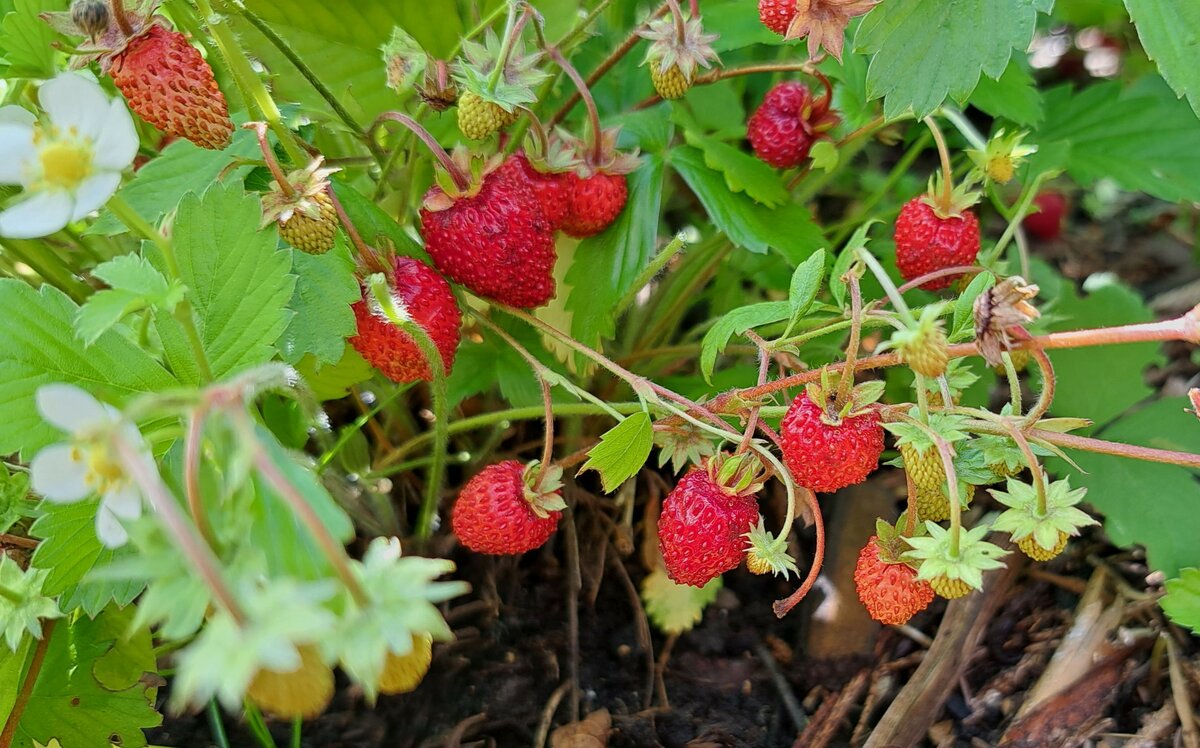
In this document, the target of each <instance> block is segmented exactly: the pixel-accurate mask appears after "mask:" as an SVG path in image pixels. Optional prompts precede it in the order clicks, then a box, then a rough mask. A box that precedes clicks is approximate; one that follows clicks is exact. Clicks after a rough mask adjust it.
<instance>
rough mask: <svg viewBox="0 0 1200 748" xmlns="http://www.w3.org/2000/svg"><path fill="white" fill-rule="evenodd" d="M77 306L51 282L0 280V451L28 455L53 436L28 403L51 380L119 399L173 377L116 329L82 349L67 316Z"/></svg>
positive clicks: (72, 315) (161, 386)
mask: <svg viewBox="0 0 1200 748" xmlns="http://www.w3.org/2000/svg"><path fill="white" fill-rule="evenodd" d="M77 312H78V307H77V306H75V303H74V302H73V301H71V300H70V299H69V298H67V296H66V295H65V294H63V293H62V292H61V291H59V290H58V289H55V288H53V287H51V286H50V285H49V284H47V285H44V286H42V287H41V288H40V289H38V290H34V289H33V288H30V287H29V285H28V284H26V283H25V282H23V281H18V280H12V279H0V319H3V320H4V323H5V331H4V334H3V335H0V412H3V413H4V418H2V419H0V454H12V453H14V452H17V451H20V452H21V453H22V455H23V456H24V458H26V459H27V458H28V457H29V456H31V455H33V454H34V453H36V452H37V451H38V449H40V448H42V447H44V446H46V445H47V444H51V443H53V442H56V441H58V440H59V439H60V438H61V434H60V433H59V431H58V430H57V429H55V428H54V427H52V426H49V425H47V424H46V423H44V422H43V421H42V417H41V415H40V414H39V413H38V411H37V407H36V406H35V404H34V393H35V392H36V391H37V388H38V387H40V386H41V385H43V384H49V383H50V382H65V383H68V384H77V385H80V386H81V387H83V388H84V389H86V390H89V391H91V392H92V393H93V394H97V395H102V396H104V397H105V399H108V400H112V401H116V402H123V401H124V400H126V399H128V398H130V397H131V396H133V395H137V394H141V393H144V392H158V391H161V390H165V389H168V388H170V387H173V386H176V385H177V384H178V382H177V381H176V380H175V379H174V377H172V376H171V375H170V374H168V373H167V371H166V370H165V369H163V368H162V366H161V365H159V363H158V362H157V361H155V360H154V359H153V358H151V357H150V355H149V354H148V353H146V352H145V351H143V350H141V349H139V348H138V347H137V346H135V345H134V344H133V343H131V342H129V341H128V340H126V339H125V338H123V337H121V336H120V335H118V334H117V333H115V332H112V331H110V332H106V333H104V334H102V335H101V336H100V337H99V338H97V340H96V343H95V344H94V345H93V346H91V347H90V348H88V349H86V350H85V349H84V348H83V345H82V343H80V342H79V341H78V340H76V339H75V333H74V329H73V325H72V320H73V319H74V318H75V315H76V313H77Z"/></svg>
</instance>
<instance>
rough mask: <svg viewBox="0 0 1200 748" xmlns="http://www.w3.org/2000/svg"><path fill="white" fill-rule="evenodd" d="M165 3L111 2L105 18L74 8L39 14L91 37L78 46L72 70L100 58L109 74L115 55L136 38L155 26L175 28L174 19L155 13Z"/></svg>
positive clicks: (72, 32) (57, 25) (52, 24)
mask: <svg viewBox="0 0 1200 748" xmlns="http://www.w3.org/2000/svg"><path fill="white" fill-rule="evenodd" d="M161 4H162V0H138V1H136V2H134V1H132V0H131V1H130V2H128V5H130V6H133V7H126V3H125V2H117V3H114V4H113V5H112V6H111V7H112V11H113V12H111V13H108V14H105V17H104V18H100V17H99V16H94V17H92V18H91V19H89V20H85V18H83V17H76V16H73V15H72V13H71V12H70V11H48V12H44V13H41V14H39V18H41V19H42V20H43V21H45V22H46V23H47V24H49V25H50V27H51V28H53V29H54V30H55V31H57V32H59V33H61V34H64V35H66V36H83V37H87V41H85V42H83V43H81V44H79V45H77V46H76V47H75V52H76V54H75V55H74V56H73V57H72V58H71V62H70V68H71V69H72V70H78V69H80V68H84V67H87V66H88V65H89V64H91V63H93V62H99V63H100V69H101V70H102V71H103V72H104V73H106V74H107V73H108V66H109V63H110V62H111V60H112V58H114V57H116V56H117V55H119V54H120V53H121V52H124V51H125V48H126V47H128V46H129V44H130V43H131V42H132V41H133V40H134V39H137V38H138V37H139V36H142V35H143V34H145V33H146V32H148V31H149V30H150V29H151V28H153V27H155V26H162V27H163V28H164V29H167V30H168V31H169V30H171V29H172V27H171V23H170V21H168V20H167V19H166V18H164V17H163V16H160V15H156V14H155V11H156V10H158V6H159V5H161ZM101 21H103V23H104V25H103V27H102V28H101V27H100V26H99V24H100V22H101ZM89 23H91V24H95V25H88V24H89Z"/></svg>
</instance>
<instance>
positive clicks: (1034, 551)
mask: <svg viewBox="0 0 1200 748" xmlns="http://www.w3.org/2000/svg"><path fill="white" fill-rule="evenodd" d="M1068 537H1070V536H1068V535H1067V534H1066V533H1065V532H1063V531H1062V530H1059V531H1058V542H1057V543H1055V544H1054V547H1053V548H1043V547H1042V546H1040V545H1038V542H1037V541H1036V540H1035V539H1034V537H1033V536H1032V535H1027V536H1025V537H1023V538H1021V539H1020V540H1018V541H1017V547H1018V548H1020V549H1021V553H1024V554H1025V555H1026V556H1029V557H1030V558H1032V559H1033V560H1034V561H1049V560H1050V559H1052V558H1054V557H1055V556H1057V555H1058V554H1060V553H1062V552H1063V549H1064V548H1066V547H1067V538H1068Z"/></svg>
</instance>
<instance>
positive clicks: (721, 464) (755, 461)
mask: <svg viewBox="0 0 1200 748" xmlns="http://www.w3.org/2000/svg"><path fill="white" fill-rule="evenodd" d="M701 466H702V467H703V468H704V470H705V472H707V473H708V477H709V478H711V479H712V482H713V483H714V484H715V485H716V486H717V487H718V488H720V489H721V490H722V491H723V492H725V493H727V494H729V495H730V496H749V495H752V494H756V493H758V492H759V491H761V490H762V488H763V484H764V482H765V480H766V477H767V472H768V471H767V468H766V466H765V465H763V462H762V460H760V459H759V457H758V456H757V455H755V454H754V453H752V452H742V453H741V454H732V455H731V454H728V453H726V452H721V453H719V454H716V455H714V456H712V457H709V458H707V459H705V460H703V461H702V462H701Z"/></svg>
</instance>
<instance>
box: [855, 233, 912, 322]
mask: <svg viewBox="0 0 1200 748" xmlns="http://www.w3.org/2000/svg"><path fill="white" fill-rule="evenodd" d="M854 256H855V258H856V259H859V260H861V261H862V262H863V263H864V264H865V265H866V266H867V268H869V269H870V271H871V274H872V275H874V276H875V280H877V281H879V285H881V286H883V291H884V293H886V294H887V297H888V299H890V300H891V302H892V306H894V307H896V311H897V312H898V313H899V314H900V319H901V320H903V321H904V325H905V327H908V328H913V327H916V326H917V320H916V318H915V317H913V315H912V310H910V309H909V308H908V304H906V303H904V297H903V296H901V295H900V291H899V290H898V289H897V288H896V284H895V283H893V282H892V279H891V277H890V276H889V275H888V274H887V271H886V270H884V269H883V266H882V265H880V264H879V260H876V259H875V255H873V254H871V253H870V252H868V251H867V250H866V249H865V248H863V247H859V248H858V249H856V250H854Z"/></svg>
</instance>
